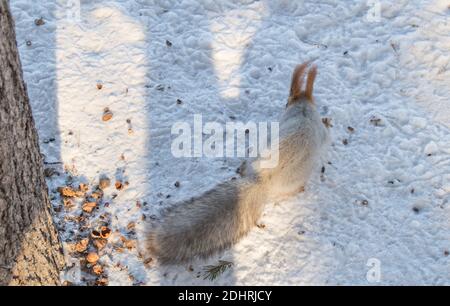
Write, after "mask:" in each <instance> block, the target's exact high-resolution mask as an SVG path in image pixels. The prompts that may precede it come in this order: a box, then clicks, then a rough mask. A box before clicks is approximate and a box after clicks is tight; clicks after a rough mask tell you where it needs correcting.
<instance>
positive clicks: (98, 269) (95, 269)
mask: <svg viewBox="0 0 450 306" xmlns="http://www.w3.org/2000/svg"><path fill="white" fill-rule="evenodd" d="M92 272H94V274H97V275H100V274H102V273H103V267H102V266H101V265H99V264H96V265H94V266H93V267H92Z"/></svg>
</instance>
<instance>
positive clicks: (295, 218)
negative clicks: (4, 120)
mask: <svg viewBox="0 0 450 306" xmlns="http://www.w3.org/2000/svg"><path fill="white" fill-rule="evenodd" d="M10 2H11V7H12V11H13V15H14V17H15V20H16V31H17V40H18V44H19V48H20V54H21V58H22V63H23V69H24V75H25V79H26V82H27V85H28V90H29V95H30V98H31V103H32V107H33V112H34V117H35V120H36V124H37V128H38V131H39V135H40V144H41V150H42V153H43V154H44V155H45V160H46V162H47V163H53V162H62V163H63V165H59V164H55V165H47V166H48V167H49V166H52V167H55V168H56V169H57V170H58V171H59V172H60V173H61V175H60V176H56V177H53V178H51V179H49V180H48V185H49V189H50V192H51V195H52V199H53V200H52V203H53V206H54V207H55V208H58V207H59V206H60V205H61V199H60V197H59V195H58V194H57V192H56V188H57V187H59V186H65V185H67V184H69V183H71V182H72V183H73V184H75V185H76V183H79V182H88V183H90V184H91V185H93V184H95V183H96V182H97V181H98V179H99V177H100V176H102V175H107V176H108V177H110V178H111V179H112V181H113V183H114V179H115V178H118V179H121V180H122V181H128V182H129V186H128V187H126V188H125V189H124V190H123V191H120V192H116V191H115V190H113V189H114V188H109V191H108V192H106V194H105V201H108V202H109V203H110V205H109V207H104V206H102V207H101V208H100V210H99V211H97V212H95V216H97V217H94V218H93V219H91V220H92V223H93V224H92V226H94V225H95V223H96V222H101V220H99V218H100V217H99V216H100V215H103V217H104V216H106V219H108V220H109V222H110V223H111V227H112V229H113V230H114V231H115V232H116V233H115V235H116V234H117V235H119V233H120V234H121V235H124V236H126V237H130V239H131V238H133V237H134V236H133V235H134V233H133V231H131V232H130V231H129V230H128V229H127V226H128V225H129V224H130V222H135V223H136V230H137V232H138V234H139V233H142V232H143V230H144V228H145V224H146V222H147V221H144V220H143V217H142V216H143V215H144V214H145V215H146V216H147V219H148V218H150V217H151V216H152V215H156V216H157V215H158V211H160V209H161V208H163V207H167V206H169V205H171V204H174V203H176V202H177V201H179V200H182V199H186V198H189V197H191V196H194V195H198V194H199V193H201V192H203V191H205V190H207V189H209V188H212V187H213V186H214V185H215V184H216V183H218V182H221V181H224V180H227V179H230V178H231V177H233V176H236V173H235V170H236V167H237V166H238V165H239V160H238V159H208V158H195V159H194V158H192V159H189V158H184V159H177V158H174V157H173V156H172V154H171V152H170V144H171V139H172V138H171V134H170V128H171V126H172V124H173V123H175V122H176V121H188V122H192V120H193V115H194V114H202V115H203V120H204V121H205V122H206V121H217V122H220V123H225V122H226V121H230V120H232V119H230V117H231V118H235V119H234V120H237V121H244V122H246V121H248V120H252V121H256V122H257V121H266V120H276V118H277V117H278V115H279V114H280V113H281V111H282V110H283V107H284V105H285V103H286V98H287V93H288V86H289V81H290V75H291V73H292V70H293V68H294V66H295V64H297V63H300V62H303V61H305V60H314V62H315V63H317V64H318V66H319V76H318V78H317V82H316V97H317V100H318V101H317V103H318V105H319V107H320V111H321V114H322V116H324V117H330V118H332V125H333V127H332V138H333V143H332V145H331V147H330V148H329V153H328V159H327V161H329V162H331V164H328V163H324V165H325V173H324V174H323V176H322V178H320V170H321V166H322V165H317V171H316V174H315V175H314V177H313V178H312V180H311V183H310V185H309V186H307V190H306V192H305V193H303V194H299V195H298V196H296V197H295V198H292V199H290V200H288V201H285V202H282V203H270V204H269V205H267V208H266V210H265V214H264V217H263V218H262V220H261V222H262V223H264V224H265V225H266V226H265V228H256V227H255V229H254V230H253V231H252V232H251V233H250V234H249V235H248V236H247V237H246V238H245V239H243V240H242V241H241V242H240V243H238V244H237V245H236V246H235V247H233V248H232V249H230V250H229V251H227V252H225V253H224V254H221V255H220V256H216V257H214V258H211V259H210V260H208V261H197V262H195V263H193V264H192V266H191V267H190V268H191V269H190V268H189V267H188V266H181V267H158V266H157V265H155V264H152V263H150V264H149V265H144V263H143V260H142V258H140V257H139V256H138V250H137V249H136V248H133V249H131V250H127V249H125V250H124V251H122V252H118V251H117V250H116V249H115V248H114V247H113V246H112V245H113V244H112V243H111V244H110V245H108V247H107V248H106V249H105V250H104V251H102V253H101V255H102V256H101V260H100V263H101V264H102V265H104V266H105V269H106V272H107V274H108V279H109V284H114V285H118V284H120V285H125V284H148V285H159V284H163V285H181V284H185V285H186V284H187V285H209V284H217V285H303V284H305V285H312V284H319V285H325V284H340V285H343V284H362V285H364V284H381V285H388V284H416V285H419V284H446V285H450V256H448V250H450V201H449V199H450V102H449V98H450V86H448V80H449V77H450V66H449V63H450V53H449V52H448V50H449V48H450V36H449V35H448V33H449V30H450V24H449V17H450V8H449V7H448V1H443V0H430V1H423V0H410V1H407V0H400V1H399V0H395V1H394V0H391V1H388V0H382V1H380V3H381V20H380V21H379V22H371V21H370V20H368V19H367V14H368V12H369V9H370V8H369V7H368V5H367V3H366V1H332V0H320V1H312V0H311V1H306V0H305V1H288V0H273V1H251V0H241V1H237V0H236V1H229V0H228V1H214V0H199V1H194V0H185V1H175V0H173V1H172V0H159V1H158V0H153V1H152V0H117V1H106V0H105V1H87V0H86V1H84V0H82V1H81V21H80V22H73V21H71V20H68V19H67V11H68V9H67V5H68V1H58V0H54V1H49V0H46V1H31V0H11V1H10ZM369 2H374V1H369ZM40 17H43V19H44V21H45V24H44V25H42V26H36V25H35V22H34V21H35V19H37V18H40ZM166 40H168V41H170V42H171V43H172V45H171V46H169V45H170V44H169V45H168V44H167V43H166ZM27 41H30V42H31V45H29V43H28V44H27ZM98 83H100V84H102V85H103V88H102V89H101V90H98V89H97V84H98ZM177 99H181V100H182V104H177ZM105 107H108V108H109V109H110V110H111V111H112V112H113V114H114V116H113V118H112V120H110V121H108V122H103V121H102V120H101V118H102V114H103V110H104V108H105ZM127 119H130V120H131V122H130V123H127V121H126V120H127ZM348 127H352V128H354V131H353V132H351V131H350V130H349V129H348ZM129 128H131V129H132V133H129V131H128V129H129ZM53 140H54V141H53ZM344 140H346V141H344ZM344 142H345V143H347V145H345V144H344ZM122 155H123V158H121V156H122ZM63 168H64V169H65V171H64V169H63ZM176 181H179V182H180V187H179V188H176V187H175V186H174V183H175V182H176ZM113 193H116V194H117V197H115V198H113ZM168 195H170V198H167V196H168ZM138 201H139V203H141V205H136V203H137V202H138ZM77 205H79V204H77ZM80 212H81V211H80V207H79V206H77V207H75V208H74V209H72V210H67V211H66V210H65V209H64V208H63V209H62V210H61V212H55V221H56V222H57V223H58V227H59V229H60V233H61V238H62V240H63V241H64V242H65V243H66V246H67V244H68V243H71V242H73V241H76V239H77V238H79V237H82V236H83V235H85V233H84V232H82V230H81V229H80V228H79V227H77V226H76V223H74V222H71V221H70V218H73V217H75V216H78V215H80ZM111 239H112V241H114V239H115V238H114V237H113V238H111ZM133 239H134V238H133ZM68 258H69V259H70V256H69V257H68ZM219 259H224V260H228V261H232V262H233V263H234V266H233V267H232V268H231V269H229V270H228V271H227V272H225V274H223V275H221V276H220V277H219V278H218V279H216V280H215V281H214V282H212V283H211V281H209V280H204V279H203V277H202V271H203V267H204V266H206V265H209V264H216V263H217V262H218V260H219ZM373 259H375V261H377V260H379V263H380V271H381V279H380V282H379V283H371V282H369V281H370V280H371V278H370V277H369V278H367V273H368V271H369V269H370V266H368V263H369V264H370V263H371V262H372V261H373ZM191 270H193V271H191Z"/></svg>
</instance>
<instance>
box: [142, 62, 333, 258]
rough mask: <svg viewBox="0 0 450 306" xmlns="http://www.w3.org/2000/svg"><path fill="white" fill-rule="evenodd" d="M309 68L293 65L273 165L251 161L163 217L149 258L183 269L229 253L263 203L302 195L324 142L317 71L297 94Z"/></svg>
mask: <svg viewBox="0 0 450 306" xmlns="http://www.w3.org/2000/svg"><path fill="white" fill-rule="evenodd" d="M308 67H309V62H306V63H303V64H301V65H298V66H297V67H296V68H295V70H294V73H293V75H292V83H291V90H290V95H289V98H288V102H287V105H286V109H285V111H284V113H283V115H282V117H281V120H280V133H279V149H278V154H279V157H278V158H279V160H278V165H277V166H276V167H275V168H272V169H270V168H262V167H259V166H258V161H255V162H253V163H252V164H251V165H250V167H249V169H245V170H244V173H243V177H242V178H241V179H237V180H231V181H226V182H223V183H221V184H219V185H217V186H216V187H214V188H213V189H211V190H209V191H207V192H205V193H204V194H202V195H201V196H199V197H195V198H192V199H190V200H188V201H185V202H183V203H179V204H178V205H177V206H175V208H174V209H172V210H170V211H168V212H166V213H165V214H164V215H163V218H162V220H161V221H160V222H158V223H156V224H153V228H152V229H151V230H150V231H149V233H148V234H147V236H146V238H147V241H146V247H147V249H148V251H149V253H150V255H151V256H155V257H156V258H157V259H158V261H159V262H160V263H161V264H181V263H186V262H189V261H190V260H193V259H194V258H207V257H209V256H211V255H213V254H215V253H217V252H220V251H223V250H225V249H227V248H229V247H230V246H232V245H233V244H235V243H236V242H237V241H238V240H239V239H240V238H242V237H243V236H244V235H246V234H247V233H248V232H249V231H250V229H251V228H252V227H253V226H255V225H256V222H257V221H258V219H259V218H260V216H261V214H262V211H263V208H264V204H265V202H266V201H268V200H280V199H282V198H286V197H289V196H292V195H295V194H297V193H299V192H302V191H303V190H304V186H305V184H306V182H307V180H308V178H309V176H310V174H311V171H312V169H313V166H314V163H315V161H316V159H317V158H318V157H319V155H320V151H321V150H322V148H323V147H324V145H325V144H326V143H327V139H328V130H327V127H325V125H324V124H323V123H322V120H321V118H320V116H319V114H318V112H317V110H316V106H315V103H314V98H313V87H314V81H315V78H316V75H317V66H315V65H313V66H312V67H311V68H310V69H309V70H308V73H307V80H306V86H305V89H304V90H303V89H302V87H303V83H304V78H305V74H306V70H307V69H308Z"/></svg>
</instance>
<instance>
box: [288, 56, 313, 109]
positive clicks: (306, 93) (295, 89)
mask: <svg viewBox="0 0 450 306" xmlns="http://www.w3.org/2000/svg"><path fill="white" fill-rule="evenodd" d="M310 63H311V62H310V61H308V62H305V63H303V64H301V65H298V66H297V67H295V70H294V73H293V74H292V83H291V91H290V96H289V102H288V105H289V104H293V103H295V102H297V101H298V100H299V99H301V98H306V99H307V100H308V101H309V102H313V89H314V81H315V79H316V75H317V66H316V65H313V66H312V67H311V68H310V69H309V71H308V77H307V80H306V88H305V90H302V87H303V82H304V78H305V72H306V69H307V68H308V66H309V64H310Z"/></svg>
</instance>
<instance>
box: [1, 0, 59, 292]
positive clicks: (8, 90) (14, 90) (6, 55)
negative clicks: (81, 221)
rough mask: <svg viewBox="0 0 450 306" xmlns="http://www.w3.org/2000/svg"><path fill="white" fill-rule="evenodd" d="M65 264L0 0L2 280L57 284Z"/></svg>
mask: <svg viewBox="0 0 450 306" xmlns="http://www.w3.org/2000/svg"><path fill="white" fill-rule="evenodd" d="M63 266H64V260H63V255H62V248H61V243H60V241H59V239H58V235H57V232H56V230H55V227H54V225H53V222H52V218H51V215H50V202H49V199H48V194H47V186H46V183H45V179H44V174H43V166H42V158H41V155H40V152H39V144H38V136H37V132H36V129H35V126H34V121H33V118H32V114H31V107H30V104H29V100H28V95H27V91H26V86H25V83H24V81H23V77H22V67H21V64H20V60H19V54H18V50H17V43H16V37H15V31H14V22H13V19H12V16H11V13H10V10H9V7H8V1H6V0H0V285H57V284H59V279H60V277H59V271H60V270H61V269H62V268H63Z"/></svg>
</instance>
